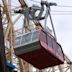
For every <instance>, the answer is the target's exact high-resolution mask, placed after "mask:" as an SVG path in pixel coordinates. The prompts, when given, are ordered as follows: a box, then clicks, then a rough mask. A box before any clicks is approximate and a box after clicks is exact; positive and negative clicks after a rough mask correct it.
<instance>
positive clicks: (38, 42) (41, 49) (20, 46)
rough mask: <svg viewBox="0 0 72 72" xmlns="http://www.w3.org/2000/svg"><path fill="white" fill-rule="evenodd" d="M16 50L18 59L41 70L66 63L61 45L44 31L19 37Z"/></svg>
mask: <svg viewBox="0 0 72 72" xmlns="http://www.w3.org/2000/svg"><path fill="white" fill-rule="evenodd" d="M14 50H15V54H16V55H17V56H18V57H20V58H22V59H24V60H25V61H27V62H28V63H30V64H32V65H33V66H34V67H36V68H39V69H44V68H46V67H51V66H55V65H59V64H63V63H64V54H63V50H62V47H61V45H60V44H59V43H58V42H57V41H56V40H55V38H54V37H53V36H52V35H51V34H50V33H49V32H46V31H45V30H43V29H41V30H36V31H33V32H29V33H25V34H22V35H19V36H17V37H16V39H15V49H14Z"/></svg>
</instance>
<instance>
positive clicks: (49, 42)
mask: <svg viewBox="0 0 72 72" xmlns="http://www.w3.org/2000/svg"><path fill="white" fill-rule="evenodd" d="M47 42H48V45H49V46H50V47H52V39H51V38H50V37H47Z"/></svg>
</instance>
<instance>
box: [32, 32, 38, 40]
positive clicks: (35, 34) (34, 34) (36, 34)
mask: <svg viewBox="0 0 72 72" xmlns="http://www.w3.org/2000/svg"><path fill="white" fill-rule="evenodd" d="M37 38H38V32H37V31H36V32H33V37H32V40H35V39H37Z"/></svg>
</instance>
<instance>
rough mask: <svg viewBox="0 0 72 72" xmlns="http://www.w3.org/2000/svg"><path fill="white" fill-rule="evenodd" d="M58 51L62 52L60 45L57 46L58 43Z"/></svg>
mask: <svg viewBox="0 0 72 72" xmlns="http://www.w3.org/2000/svg"><path fill="white" fill-rule="evenodd" d="M58 53H59V54H62V49H61V46H59V45H58Z"/></svg>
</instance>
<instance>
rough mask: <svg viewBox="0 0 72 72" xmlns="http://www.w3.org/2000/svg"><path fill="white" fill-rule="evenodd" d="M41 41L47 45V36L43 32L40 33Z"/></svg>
mask: <svg viewBox="0 0 72 72" xmlns="http://www.w3.org/2000/svg"><path fill="white" fill-rule="evenodd" d="M40 40H41V41H44V42H45V43H46V34H45V33H44V32H43V31H41V33H40Z"/></svg>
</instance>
